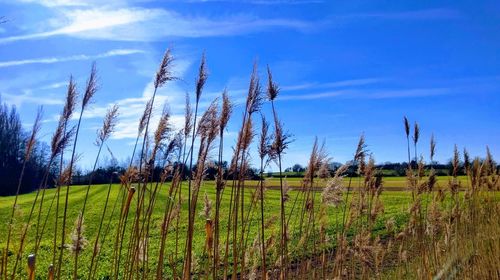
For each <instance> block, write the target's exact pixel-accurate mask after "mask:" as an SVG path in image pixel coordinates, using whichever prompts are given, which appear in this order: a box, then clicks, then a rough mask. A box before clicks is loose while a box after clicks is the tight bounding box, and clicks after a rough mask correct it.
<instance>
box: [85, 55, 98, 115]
mask: <svg viewBox="0 0 500 280" xmlns="http://www.w3.org/2000/svg"><path fill="white" fill-rule="evenodd" d="M97 79H98V77H97V67H96V63H95V62H93V63H92V66H91V68H90V75H89V78H88V79H87V83H86V87H85V93H84V94H83V99H82V110H84V109H85V108H86V107H87V106H88V105H89V104H90V102H91V101H92V97H94V94H95V93H96V92H97V90H98V88H99V86H98V84H97Z"/></svg>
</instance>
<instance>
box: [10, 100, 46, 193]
mask: <svg viewBox="0 0 500 280" xmlns="http://www.w3.org/2000/svg"><path fill="white" fill-rule="evenodd" d="M26 143H27V134H26V133H25V132H24V131H23V128H22V125H21V120H20V118H19V114H18V113H17V110H16V108H15V107H14V106H11V107H10V108H9V107H8V106H7V105H6V104H2V103H1V100H0V178H2V181H1V184H0V196H5V195H12V194H15V193H16V189H17V185H18V181H19V176H20V171H21V167H22V165H23V161H24V154H25V148H26ZM47 155H48V147H47V145H46V144H45V143H37V144H36V145H35V148H34V149H33V150H32V155H31V157H30V159H29V161H28V162H27V163H26V169H25V175H24V177H23V181H22V184H21V189H20V192H21V193H26V192H30V191H32V190H34V189H36V188H37V187H38V186H39V185H40V183H41V181H42V176H43V173H44V170H45V169H46V162H47ZM52 174H53V173H52ZM52 174H49V178H48V180H47V182H48V183H49V185H51V184H52V183H53V180H54V176H53V175H52Z"/></svg>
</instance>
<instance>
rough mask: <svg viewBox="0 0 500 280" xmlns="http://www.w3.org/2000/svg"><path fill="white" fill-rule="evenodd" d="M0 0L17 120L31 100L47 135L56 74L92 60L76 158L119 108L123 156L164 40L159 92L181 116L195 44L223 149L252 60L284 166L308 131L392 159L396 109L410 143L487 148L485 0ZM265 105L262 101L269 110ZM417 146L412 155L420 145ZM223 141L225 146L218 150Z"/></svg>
mask: <svg viewBox="0 0 500 280" xmlns="http://www.w3.org/2000/svg"><path fill="white" fill-rule="evenodd" d="M105 2H106V4H103V1H97V0H95V1H71V0H54V1H51V0H8V1H7V0H0V15H3V16H5V19H7V22H6V23H4V24H2V25H0V94H1V98H2V101H3V102H7V103H9V104H14V105H15V106H17V108H18V110H19V112H20V114H21V117H22V121H23V123H24V124H25V125H30V124H31V122H32V119H33V118H34V115H35V111H36V108H37V106H39V105H43V106H44V110H45V118H44V125H43V130H42V135H43V136H44V137H43V139H44V140H47V141H48V140H49V138H50V136H51V133H52V131H53V129H54V127H55V125H56V120H57V114H58V113H59V112H60V111H61V106H62V103H63V98H64V94H65V86H66V83H67V80H68V77H69V75H70V74H72V75H73V76H75V78H76V79H77V82H78V84H79V88H80V89H82V87H83V84H84V81H85V79H86V76H87V74H88V71H89V69H90V65H91V62H92V61H94V60H95V61H96V62H97V67H98V71H99V76H100V85H101V87H100V91H99V92H98V93H97V95H96V98H95V102H94V104H93V105H92V107H91V109H90V110H89V111H88V112H87V113H86V114H85V120H84V123H83V127H82V133H81V135H82V137H81V141H79V144H78V147H79V148H78V152H79V153H82V155H83V157H82V159H81V161H80V163H79V164H80V165H81V166H83V168H89V167H90V165H91V162H92V161H93V159H94V155H95V153H96V148H95V147H94V146H93V145H92V142H93V140H94V139H95V131H96V130H97V129H98V128H99V126H100V124H101V121H102V117H103V116H104V113H105V111H106V108H107V107H109V106H110V105H111V104H113V103H118V104H119V105H120V107H121V108H120V111H121V115H120V123H119V125H118V127H117V131H116V133H115V134H114V136H113V138H112V139H111V140H110V142H109V144H110V146H111V147H112V149H113V152H114V153H115V155H117V156H118V157H119V158H121V159H125V158H126V157H128V156H129V155H130V154H131V147H132V146H131V144H132V143H133V140H134V139H135V136H136V130H137V123H138V118H139V116H140V115H141V113H142V111H143V108H144V104H145V102H146V101H147V99H148V97H149V96H150V95H151V89H152V83H151V81H152V77H153V75H154V72H155V70H156V68H157V64H158V62H159V60H160V59H161V56H162V54H163V52H164V50H165V49H166V48H167V47H171V48H172V50H173V54H174V57H175V59H176V61H175V67H174V72H175V74H176V75H177V76H178V77H180V78H181V79H180V80H179V81H176V82H173V83H169V84H167V85H166V87H165V88H164V89H162V90H161V91H160V92H159V98H158V99H157V100H158V101H157V103H156V108H157V110H156V112H160V110H161V108H162V106H163V103H164V102H167V103H168V104H169V106H170V109H171V112H172V113H173V115H174V117H173V121H174V122H175V123H177V124H180V123H181V122H182V113H183V106H184V94H185V93H186V92H190V93H192V92H193V89H194V79H195V73H196V68H197V67H198V64H199V60H200V56H201V54H202V52H203V51H205V52H206V55H207V63H208V67H209V72H210V76H209V79H208V83H207V86H206V90H205V92H204V94H203V98H202V108H205V107H206V106H207V104H208V103H209V102H210V101H211V100H212V99H213V98H214V97H216V96H219V95H220V93H221V92H222V90H223V89H224V88H225V87H227V89H228V90H229V93H230V96H231V97H232V99H233V101H234V102H235V103H236V104H237V106H236V108H235V113H234V116H233V119H232V121H231V123H230V125H229V128H228V137H229V140H227V141H226V143H228V145H233V144H234V141H235V136H236V132H237V130H238V126H239V124H240V121H239V120H240V118H241V109H242V107H241V100H242V98H243V97H244V95H245V91H246V88H247V86H248V80H249V75H250V72H251V69H252V64H253V62H254V61H255V60H256V61H258V64H259V68H260V74H261V78H262V80H263V81H264V80H265V78H266V77H265V66H266V65H267V64H269V65H270V67H271V68H272V69H273V72H274V76H275V80H276V81H277V82H278V83H279V84H280V86H281V88H282V92H281V93H280V96H279V98H278V100H277V109H278V113H279V115H280V116H281V117H282V119H283V122H284V124H285V127H286V128H287V129H288V130H289V131H290V132H291V133H292V134H293V138H294V140H295V141H294V142H293V143H292V144H291V145H290V149H289V151H288V152H287V155H286V157H285V160H284V162H285V165H286V166H290V165H292V164H293V163H296V162H298V163H302V164H305V163H306V161H307V158H308V156H309V153H310V149H311V146H312V143H313V141H314V138H315V137H316V136H317V137H318V138H319V139H320V140H322V139H324V140H325V141H326V145H327V147H328V150H329V152H330V154H331V156H332V157H333V160H334V161H340V162H344V161H346V160H348V159H350V158H351V155H352V153H353V150H354V148H355V146H356V143H357V140H358V138H359V136H360V134H362V133H364V134H365V136H366V140H367V144H368V148H369V149H370V151H371V152H373V154H374V156H375V159H376V160H377V161H378V162H383V161H404V160H405V158H406V146H405V137H404V133H403V126H402V118H403V116H404V115H407V116H408V118H409V119H410V120H411V121H412V122H413V121H418V122H419V124H420V126H421V131H422V136H421V138H422V141H421V145H420V148H419V149H420V152H422V155H423V156H424V157H428V142H429V138H430V135H431V134H432V133H434V134H435V137H436V139H437V155H436V159H437V160H439V161H447V160H448V159H449V158H450V157H451V155H452V150H453V144H455V143H456V144H457V145H458V146H459V147H460V148H462V147H467V148H468V149H469V150H470V152H471V154H472V155H484V150H485V146H486V145H489V146H490V149H491V151H492V153H493V154H494V156H495V157H497V158H498V157H499V156H500V144H499V140H500V126H499V125H498V120H499V117H500V110H498V108H500V106H499V105H500V67H499V65H500V55H499V52H498V50H499V49H500V35H499V32H498V30H500V3H498V2H497V1H491V2H482V1H480V2H478V1H398V2H395V1H372V2H370V3H367V1H326V0H325V1H314V0H311V1H308V0H303V1H300V0H297V1H286V0H283V1H279V0H278V1H267V0H261V1H259V0H255V1H252V0H249V1H215V0H214V1H210V0H207V1H196V0H193V1H162V2H161V3H157V2H154V1H147V0H137V1H125V0H123V1H122V0H116V1H115V0H111V1H105ZM269 109H270V108H269V104H265V106H264V108H263V110H264V111H265V112H266V113H269ZM420 152H419V153H420ZM229 156H230V147H229V146H227V147H226V156H225V157H226V158H229Z"/></svg>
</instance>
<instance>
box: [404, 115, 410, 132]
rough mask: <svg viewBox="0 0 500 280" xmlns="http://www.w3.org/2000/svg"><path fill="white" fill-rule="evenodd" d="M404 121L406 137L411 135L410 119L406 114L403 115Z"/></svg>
mask: <svg viewBox="0 0 500 280" xmlns="http://www.w3.org/2000/svg"><path fill="white" fill-rule="evenodd" d="M403 121H404V124H405V134H406V137H410V122H409V121H408V118H407V117H406V116H404V117H403Z"/></svg>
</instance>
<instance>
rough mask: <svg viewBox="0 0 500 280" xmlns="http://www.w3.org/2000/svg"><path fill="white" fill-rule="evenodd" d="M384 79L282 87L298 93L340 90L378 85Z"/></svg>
mask: <svg viewBox="0 0 500 280" xmlns="http://www.w3.org/2000/svg"><path fill="white" fill-rule="evenodd" d="M384 80H385V79H383V78H366V79H353V80H344V81H336V82H330V83H316V82H314V83H303V84H297V85H288V86H283V87H281V89H282V90H284V91H296V90H308V89H321V88H338V87H352V86H363V85H370V84H376V83H379V82H382V81H384Z"/></svg>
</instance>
